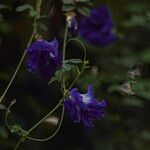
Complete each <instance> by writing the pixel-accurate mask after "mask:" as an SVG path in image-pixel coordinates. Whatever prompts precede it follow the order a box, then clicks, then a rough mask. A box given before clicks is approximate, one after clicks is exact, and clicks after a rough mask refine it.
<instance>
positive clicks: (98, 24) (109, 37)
mask: <svg viewBox="0 0 150 150" xmlns="http://www.w3.org/2000/svg"><path fill="white" fill-rule="evenodd" d="M113 27H114V25H113V21H112V18H111V15H110V13H109V11H108V9H107V8H106V7H105V6H101V7H98V8H97V9H94V10H92V11H91V14H90V16H89V17H86V16H84V17H82V18H81V20H80V26H79V32H80V35H81V37H83V38H84V39H85V40H86V41H87V42H89V43H91V44H93V45H96V46H106V45H108V44H110V43H112V42H114V41H115V40H116V38H117V37H116V35H115V33H114V31H113Z"/></svg>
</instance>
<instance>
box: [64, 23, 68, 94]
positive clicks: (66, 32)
mask: <svg viewBox="0 0 150 150" xmlns="http://www.w3.org/2000/svg"><path fill="white" fill-rule="evenodd" d="M67 36H68V22H67V21H66V26H65V32H64V42H63V67H64V65H65V57H66V43H67ZM63 91H64V94H65V92H66V84H65V77H63Z"/></svg>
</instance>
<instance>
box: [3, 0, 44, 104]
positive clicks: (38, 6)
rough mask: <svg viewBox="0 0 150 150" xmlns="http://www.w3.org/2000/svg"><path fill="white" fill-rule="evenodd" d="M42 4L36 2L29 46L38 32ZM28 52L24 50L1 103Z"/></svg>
mask: <svg viewBox="0 0 150 150" xmlns="http://www.w3.org/2000/svg"><path fill="white" fill-rule="evenodd" d="M40 6H41V0H39V1H38V3H36V10H37V12H38V15H37V16H35V18H34V21H33V31H32V34H31V36H30V39H29V41H28V44H27V47H29V46H30V45H31V43H32V41H33V39H34V37H35V35H36V33H37V26H38V25H37V19H38V18H39V17H40V12H41V9H40ZM26 54H27V50H25V51H24V53H23V55H22V57H21V59H20V61H19V64H18V66H17V68H16V70H15V72H14V74H13V76H12V78H11V79H10V81H9V83H8V85H7V87H6V89H5V90H4V92H3V94H2V96H1V97H0V103H1V102H2V101H3V99H4V97H5V95H6V94H7V92H8V90H9V88H10V86H11V85H12V83H13V81H14V79H15V77H16V75H17V73H18V71H19V69H20V67H21V65H22V63H23V60H24V58H25V56H26Z"/></svg>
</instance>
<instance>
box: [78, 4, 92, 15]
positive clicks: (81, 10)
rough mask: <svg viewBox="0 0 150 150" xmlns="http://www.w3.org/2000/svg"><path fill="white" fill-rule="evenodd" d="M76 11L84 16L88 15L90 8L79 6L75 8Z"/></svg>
mask: <svg viewBox="0 0 150 150" xmlns="http://www.w3.org/2000/svg"><path fill="white" fill-rule="evenodd" d="M77 10H78V12H79V13H81V14H82V15H84V16H87V17H88V16H90V13H91V10H90V9H89V8H88V7H86V6H80V7H78V8H77Z"/></svg>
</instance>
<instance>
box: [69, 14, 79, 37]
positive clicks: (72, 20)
mask: <svg viewBox="0 0 150 150" xmlns="http://www.w3.org/2000/svg"><path fill="white" fill-rule="evenodd" d="M66 19H67V23H68V28H69V32H70V33H71V35H72V36H73V37H74V36H77V34H78V21H77V19H76V14H75V13H73V12H69V13H67V14H66Z"/></svg>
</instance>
